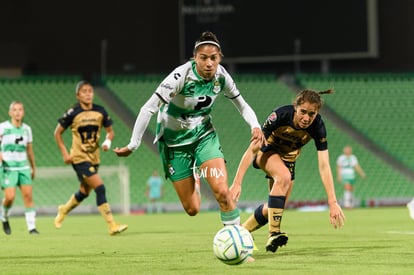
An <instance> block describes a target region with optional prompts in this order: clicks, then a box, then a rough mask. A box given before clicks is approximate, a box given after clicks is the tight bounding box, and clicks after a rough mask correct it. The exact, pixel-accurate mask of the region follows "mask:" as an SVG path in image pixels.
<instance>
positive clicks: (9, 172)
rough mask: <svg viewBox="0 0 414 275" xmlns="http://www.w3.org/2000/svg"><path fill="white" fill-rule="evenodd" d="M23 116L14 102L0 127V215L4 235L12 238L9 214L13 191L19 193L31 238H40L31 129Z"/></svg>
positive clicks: (19, 106) (22, 112) (19, 104)
mask: <svg viewBox="0 0 414 275" xmlns="http://www.w3.org/2000/svg"><path fill="white" fill-rule="evenodd" d="M24 115H25V113H24V106H23V103H22V102H19V101H14V102H12V103H11V104H10V108H9V116H10V120H7V121H4V122H2V123H1V124H0V142H1V154H0V160H2V162H3V169H4V171H3V173H4V175H3V178H2V179H1V180H0V182H1V187H2V189H3V191H4V199H3V203H2V206H1V212H0V214H1V220H2V222H3V230H4V233H6V234H7V235H9V234H11V228H10V224H9V214H10V208H11V207H12V205H13V202H14V199H15V197H16V187H19V188H20V191H21V193H22V197H23V203H24V207H25V218H26V225H27V229H28V231H29V233H30V234H39V232H38V231H37V230H36V210H35V208H34V202H33V179H34V178H35V173H36V165H35V155H34V152H33V145H32V143H33V134H32V129H31V127H30V126H29V125H27V124H26V123H24V122H23V118H24Z"/></svg>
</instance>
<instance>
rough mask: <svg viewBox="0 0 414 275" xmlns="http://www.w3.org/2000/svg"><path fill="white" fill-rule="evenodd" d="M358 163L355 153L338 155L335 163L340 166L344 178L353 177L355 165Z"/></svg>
mask: <svg viewBox="0 0 414 275" xmlns="http://www.w3.org/2000/svg"><path fill="white" fill-rule="evenodd" d="M357 164H358V159H357V158H356V156H355V155H350V156H346V155H340V156H339V157H338V160H337V161H336V165H338V166H339V167H340V168H341V176H342V177H343V178H344V179H355V168H354V167H355V166H356V165H357Z"/></svg>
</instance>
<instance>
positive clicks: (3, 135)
mask: <svg viewBox="0 0 414 275" xmlns="http://www.w3.org/2000/svg"><path fill="white" fill-rule="evenodd" d="M0 142H1V153H2V156H3V167H4V169H5V170H23V169H30V165H29V161H28V158H27V151H26V148H27V144H28V143H32V142H33V136H32V129H31V128H30V126H29V125H27V124H25V123H23V124H22V126H21V127H15V126H14V125H13V124H12V123H11V122H10V121H4V122H2V123H0Z"/></svg>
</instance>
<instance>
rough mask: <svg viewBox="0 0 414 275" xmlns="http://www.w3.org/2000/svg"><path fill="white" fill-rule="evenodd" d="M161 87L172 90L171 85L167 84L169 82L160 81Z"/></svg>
mask: <svg viewBox="0 0 414 275" xmlns="http://www.w3.org/2000/svg"><path fill="white" fill-rule="evenodd" d="M160 86H161V88H164V89H167V90H172V89H173V87H172V86H171V85H170V84H169V83H161V85H160Z"/></svg>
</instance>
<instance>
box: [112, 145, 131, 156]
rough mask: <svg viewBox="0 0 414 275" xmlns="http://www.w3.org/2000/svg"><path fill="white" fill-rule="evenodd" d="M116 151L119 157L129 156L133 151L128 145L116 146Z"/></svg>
mask: <svg viewBox="0 0 414 275" xmlns="http://www.w3.org/2000/svg"><path fill="white" fill-rule="evenodd" d="M114 152H115V154H116V155H117V156H118V157H127V156H129V155H130V154H131V153H132V151H131V150H129V149H128V147H127V146H125V147H122V148H118V147H116V148H115V149H114Z"/></svg>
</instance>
